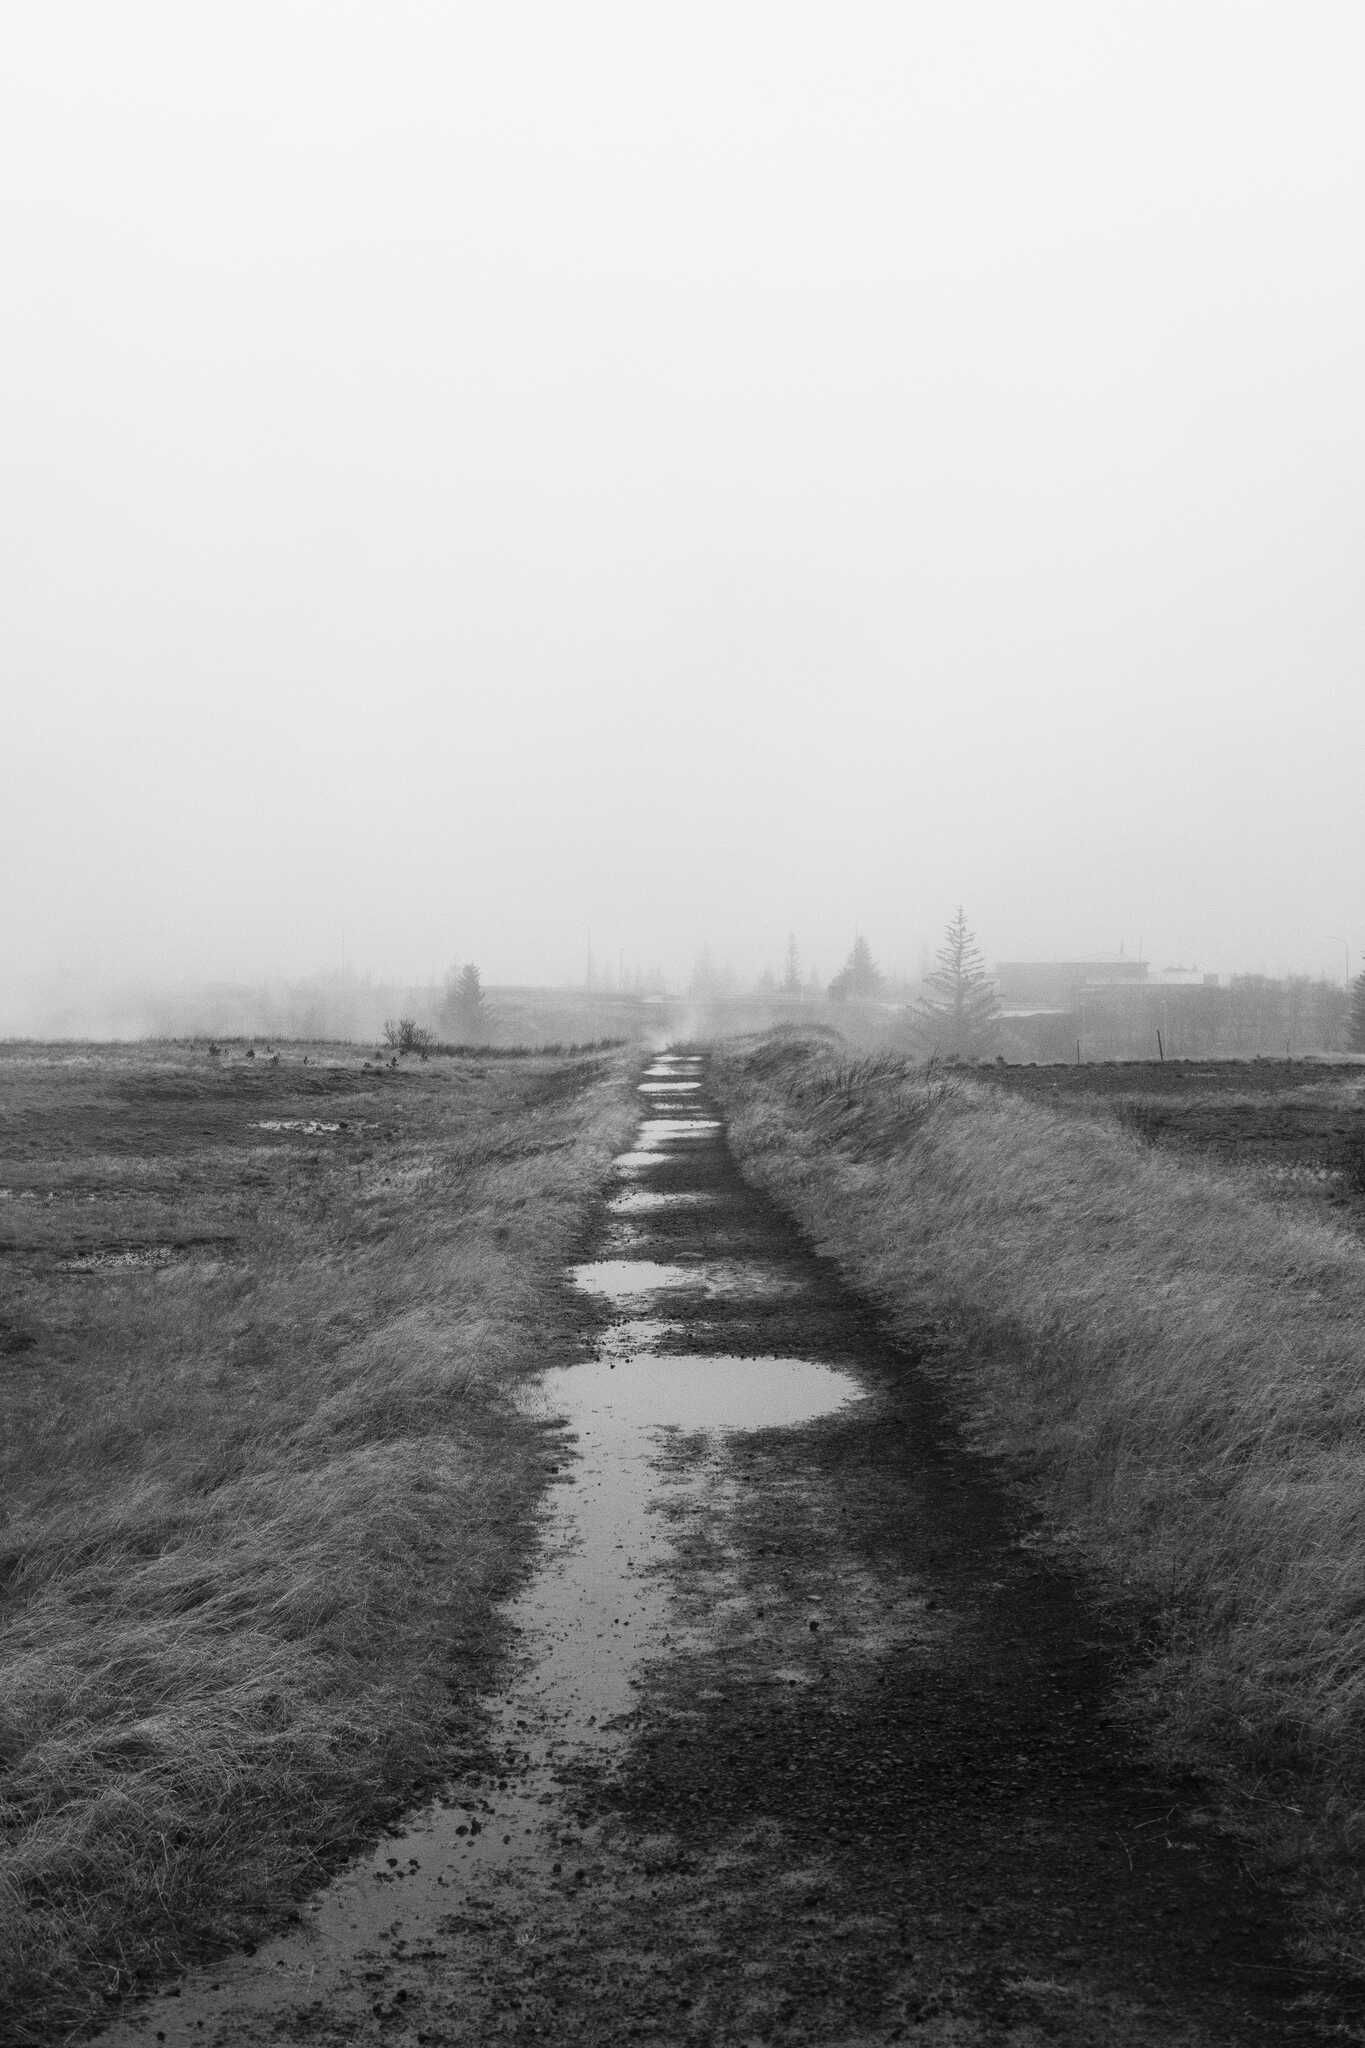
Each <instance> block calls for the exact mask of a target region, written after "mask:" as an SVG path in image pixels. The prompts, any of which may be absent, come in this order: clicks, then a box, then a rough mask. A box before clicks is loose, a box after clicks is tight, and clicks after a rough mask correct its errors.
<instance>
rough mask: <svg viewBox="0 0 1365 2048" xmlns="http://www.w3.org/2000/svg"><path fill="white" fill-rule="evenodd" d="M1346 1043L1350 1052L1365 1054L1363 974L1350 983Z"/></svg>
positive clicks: (1364, 991)
mask: <svg viewBox="0 0 1365 2048" xmlns="http://www.w3.org/2000/svg"><path fill="white" fill-rule="evenodd" d="M1346 1043H1347V1044H1348V1045H1349V1047H1350V1048H1351V1051H1352V1052H1365V974H1358V975H1357V976H1356V978H1355V980H1354V981H1353V982H1352V983H1351V1022H1350V1025H1349V1027H1348V1031H1347V1038H1346Z"/></svg>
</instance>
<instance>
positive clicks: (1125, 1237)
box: [712, 1034, 1365, 1971]
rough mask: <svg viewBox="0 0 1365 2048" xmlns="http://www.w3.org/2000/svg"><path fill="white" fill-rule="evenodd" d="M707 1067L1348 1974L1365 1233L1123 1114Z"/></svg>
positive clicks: (1358, 1783) (899, 1078)
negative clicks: (1074, 1569)
mask: <svg viewBox="0 0 1365 2048" xmlns="http://www.w3.org/2000/svg"><path fill="white" fill-rule="evenodd" d="M712 1078H713V1080H714V1082H715V1084H716V1087H717V1090H718V1092H719V1094H720V1096H721V1099H722V1100H723V1102H724V1103H725V1106H726V1110H727V1114H728V1116H729V1119H730V1135H731V1142H732V1144H733V1146H734V1149H735V1152H736V1156H737V1158H738V1159H739V1161H740V1163H741V1165H742V1166H743V1167H744V1169H745V1170H746V1171H747V1172H750V1173H752V1174H753V1175H754V1177H755V1178H756V1179H758V1180H759V1181H761V1182H762V1184H763V1185H764V1186H765V1187H766V1188H768V1189H769V1190H770V1191H771V1192H772V1193H773V1194H774V1195H775V1196H777V1198H778V1199H779V1200H781V1201H782V1202H783V1203H784V1204H785V1205H786V1207H787V1208H788V1209H789V1211H790V1212H791V1213H793V1214H794V1216H795V1217H796V1219H797V1220H798V1222H799V1223H800V1224H801V1225H802V1227H803V1228H804V1229H805V1230H806V1232H807V1233H808V1234H809V1236H810V1237H811V1238H812V1240H813V1241H814V1243H815V1244H816V1245H817V1246H818V1247H819V1249H821V1250H822V1251H824V1252H826V1253H829V1254H831V1255H832V1256H833V1257H834V1258H835V1259H836V1260H837V1261H838V1262H839V1264H840V1265H841V1266H842V1268H843V1269H844V1271H845V1272H846V1273H847V1274H848V1275H849V1276H850V1278H851V1279H852V1280H853V1282H854V1283H855V1284H856V1285H857V1286H859V1287H860V1288H861V1289H862V1290H863V1292H864V1293H865V1294H866V1295H868V1296H869V1297H870V1298H871V1299H873V1300H874V1301H875V1302H876V1303H877V1304H878V1305H879V1307H880V1309H881V1310H882V1312H883V1313H884V1316H885V1318H886V1320H887V1321H888V1324H889V1326H890V1327H891V1328H892V1330H893V1331H895V1332H896V1333H897V1334H899V1335H901V1336H902V1337H903V1338H904V1339H905V1340H906V1341H907V1342H908V1343H909V1344H911V1345H912V1346H913V1347H914V1348H916V1349H918V1350H921V1351H923V1350H924V1349H925V1347H926V1345H927V1347H928V1363H929V1364H930V1367H931V1369H932V1370H934V1371H935V1373H936V1377H937V1378H938V1379H939V1381H940V1383H941V1384H942V1385H943V1386H944V1389H945V1391H946V1392H947V1393H948V1395H949V1397H950V1399H951V1401H952V1403H953V1404H954V1406H955V1407H956V1410H957V1413H958V1414H959V1416H961V1417H962V1418H963V1419H964V1420H965V1422H966V1425H967V1427H968V1431H969V1434H970V1435H971V1437H972V1438H973V1440H974V1441H976V1442H977V1443H978V1444H980V1445H981V1446H982V1447H983V1448H986V1449H988V1450H989V1451H991V1452H993V1453H995V1454H999V1455H1002V1456H1004V1457H1005V1458H1006V1459H1007V1460H1008V1461H1009V1463H1010V1464H1011V1465H1012V1467H1013V1469H1014V1471H1015V1472H1016V1473H1017V1474H1018V1475H1020V1476H1021V1477H1022V1478H1023V1481H1024V1483H1025V1485H1026V1487H1027V1489H1028V1491H1029V1493H1030V1494H1031V1496H1032V1498H1033V1500H1034V1501H1035V1502H1036V1503H1037V1504H1039V1505H1040V1506H1041V1507H1042V1509H1043V1511H1044V1513H1045V1515H1046V1517H1047V1518H1048V1520H1049V1522H1050V1523H1051V1525H1052V1528H1053V1530H1054V1531H1055V1532H1057V1533H1059V1534H1062V1535H1064V1536H1065V1538H1066V1539H1067V1540H1069V1541H1070V1542H1072V1543H1073V1544H1075V1545H1077V1546H1078V1547H1079V1550H1080V1552H1081V1554H1082V1556H1083V1557H1084V1558H1085V1559H1086V1560H1088V1561H1089V1563H1090V1564H1091V1566H1092V1567H1094V1568H1096V1570H1097V1572H1098V1574H1099V1583H1100V1584H1102V1585H1105V1586H1107V1587H1108V1589H1109V1590H1110V1595H1111V1597H1114V1598H1118V1599H1121V1600H1122V1601H1123V1602H1124V1603H1125V1604H1126V1605H1127V1606H1128V1609H1129V1612H1130V1614H1132V1613H1136V1614H1139V1615H1141V1616H1142V1617H1143V1618H1144V1619H1145V1622H1146V1625H1147V1627H1148V1629H1149V1630H1150V1648H1151V1656H1150V1658H1149V1659H1148V1660H1147V1661H1146V1662H1145V1663H1144V1665H1143V1667H1142V1668H1141V1669H1140V1670H1137V1671H1134V1672H1133V1673H1132V1674H1131V1675H1130V1678H1129V1680H1128V1681H1127V1683H1128V1688H1129V1690H1128V1695H1127V1699H1128V1706H1129V1708H1130V1710H1131V1711H1133V1712H1134V1713H1136V1714H1138V1715H1139V1716H1140V1717H1141V1719H1142V1721H1143V1724H1144V1726H1145V1727H1146V1729H1147V1730H1148V1732H1149V1734H1151V1735H1153V1737H1154V1739H1155V1740H1156V1741H1157V1743H1158V1745H1159V1747H1160V1748H1161V1750H1162V1752H1163V1753H1164V1754H1165V1756H1166V1757H1167V1759H1168V1760H1169V1761H1170V1762H1172V1763H1173V1764H1175V1765H1177V1766H1179V1767H1182V1768H1192V1769H1194V1770H1195V1771H1197V1772H1198V1773H1199V1774H1200V1775H1201V1776H1202V1777H1203V1778H1204V1780H1205V1782H1206V1783H1212V1784H1215V1785H1217V1787H1218V1788H1219V1790H1220V1793H1221V1798H1222V1801H1223V1803H1224V1812H1225V1818H1227V1819H1228V1820H1229V1822H1230V1823H1231V1824H1233V1825H1235V1826H1236V1827H1237V1828H1238V1829H1239V1830H1240V1832H1241V1833H1242V1834H1243V1835H1244V1837H1245V1838H1246V1839H1247V1840H1248V1842H1249V1843H1250V1844H1251V1845H1252V1846H1253V1848H1254V1851H1255V1854H1256V1856H1257V1858H1258V1860H1259V1861H1260V1863H1261V1865H1262V1867H1263V1868H1273V1869H1275V1870H1276V1871H1277V1872H1278V1875H1279V1878H1280V1880H1281V1882H1282V1883H1283V1884H1284V1885H1285V1886H1286V1887H1287V1889H1288V1890H1289V1891H1290V1892H1291V1893H1297V1894H1299V1896H1300V1918H1301V1925H1302V1929H1303V1940H1304V1943H1305V1952H1306V1953H1307V1954H1309V1955H1311V1956H1312V1957H1313V1958H1315V1959H1316V1961H1317V1962H1319V1963H1323V1962H1325V1961H1330V1962H1331V1963H1332V1965H1333V1966H1337V1967H1339V1966H1341V1965H1342V1964H1345V1965H1346V1966H1347V1967H1350V1968H1352V1969H1354V1970H1356V1971H1359V1970H1361V1969H1362V1966H1365V1904H1363V1903H1362V1900H1361V1897H1360V1885H1359V1852H1360V1847H1361V1842H1362V1839H1363V1838H1365V1244H1363V1243H1362V1242H1361V1240H1360V1238H1359V1237H1358V1236H1355V1235H1353V1234H1352V1233H1350V1232H1349V1231H1347V1230H1345V1229H1343V1228H1340V1227H1336V1226H1334V1225H1333V1224H1331V1223H1329V1222H1327V1221H1325V1220H1317V1219H1316V1218H1312V1217H1306V1216H1304V1215H1302V1214H1298V1213H1295V1212H1293V1211H1291V1210H1287V1209H1286V1208H1285V1207H1284V1206H1283V1205H1282V1204H1276V1203H1273V1202H1269V1201H1265V1200H1262V1199H1258V1198H1257V1196H1256V1194H1255V1192H1254V1191H1252V1189H1249V1188H1247V1187H1244V1186H1242V1185H1240V1184H1239V1181H1238V1178H1237V1175H1236V1174H1235V1172H1233V1171H1230V1170H1229V1171H1218V1170H1215V1169H1214V1168H1212V1167H1210V1166H1206V1165H1199V1164H1197V1163H1190V1162H1188V1161H1185V1160H1182V1159H1180V1158H1178V1157H1173V1156H1171V1155H1169V1154H1167V1155H1162V1154H1159V1153H1157V1152H1155V1151H1153V1150H1152V1149H1150V1148H1149V1147H1147V1146H1145V1145H1144V1144H1142V1143H1141V1141H1140V1140H1139V1139H1138V1138H1137V1137H1136V1136H1135V1135H1134V1134H1133V1133H1132V1132H1131V1131H1128V1130H1125V1129H1124V1128H1123V1127H1122V1126H1121V1125H1120V1124H1119V1123H1118V1122H1115V1121H1109V1122H1106V1121H1103V1120H1100V1119H1094V1118H1078V1117H1074V1116H1068V1115H1065V1114H1061V1113H1058V1112H1056V1111H1054V1110H1051V1109H1049V1108H1046V1107H1041V1106H1039V1105H1037V1104H1035V1103H1033V1102H1030V1101H1027V1100H1024V1099H1021V1098H1020V1097H1019V1096H1017V1095H1012V1094H1007V1093H1005V1092H1004V1091H1002V1090H999V1089H997V1088H995V1087H993V1086H991V1085H989V1084H983V1083H980V1082H972V1081H971V1080H970V1079H967V1078H964V1077H960V1076H957V1075H954V1074H952V1073H944V1072H942V1071H940V1072H938V1073H934V1072H933V1071H931V1072H930V1073H928V1074H927V1075H926V1073H925V1070H924V1069H922V1068H919V1069H917V1068H915V1067H913V1066H912V1065H911V1064H910V1062H909V1061H907V1060H901V1059H898V1058H895V1057H890V1056H887V1057H882V1058H879V1059H875V1060H872V1061H861V1062H850V1061H849V1059H848V1058H847V1055H846V1054H845V1053H844V1052H842V1051H841V1050H840V1049H839V1048H836V1047H831V1046H830V1045H828V1044H827V1043H822V1042H811V1041H803V1040H802V1039H801V1038H800V1037H799V1036H793V1035H781V1034H779V1035H776V1036H771V1037H769V1038H767V1039H764V1040H760V1041H757V1042H753V1041H749V1042H744V1043H740V1044H733V1043H732V1044H730V1045H726V1046H723V1047H721V1048H719V1049H718V1050H717V1051H716V1053H715V1054H714V1056H713V1062H712Z"/></svg>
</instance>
